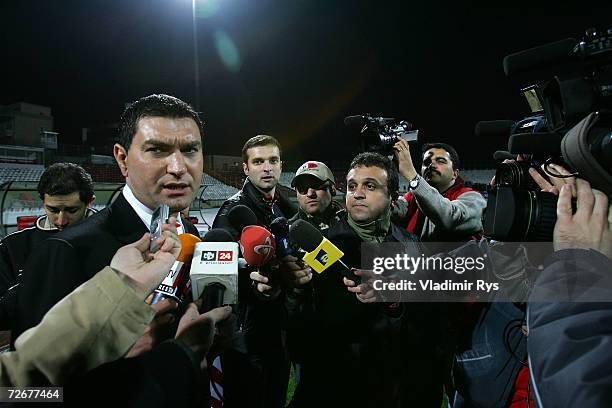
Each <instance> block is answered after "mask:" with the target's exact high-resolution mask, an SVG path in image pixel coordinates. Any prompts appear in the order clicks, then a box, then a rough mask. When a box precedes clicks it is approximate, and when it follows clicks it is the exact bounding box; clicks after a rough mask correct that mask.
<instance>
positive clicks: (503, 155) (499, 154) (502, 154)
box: [493, 150, 516, 161]
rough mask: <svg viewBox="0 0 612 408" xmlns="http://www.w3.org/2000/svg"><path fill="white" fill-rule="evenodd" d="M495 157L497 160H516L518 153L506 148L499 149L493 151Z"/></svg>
mask: <svg viewBox="0 0 612 408" xmlns="http://www.w3.org/2000/svg"><path fill="white" fill-rule="evenodd" d="M493 159H495V160H497V161H504V160H516V154H512V153H510V152H507V151H505V150H497V151H495V153H493Z"/></svg>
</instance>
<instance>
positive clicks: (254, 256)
mask: <svg viewBox="0 0 612 408" xmlns="http://www.w3.org/2000/svg"><path fill="white" fill-rule="evenodd" d="M240 250H241V251H242V256H243V257H244V259H246V261H247V262H248V264H249V265H251V266H261V265H263V264H265V263H266V262H268V261H269V260H270V259H272V257H274V253H275V250H276V241H275V240H274V237H273V236H272V234H271V233H270V231H268V230H267V229H265V228H264V227H260V226H259V225H248V226H246V227H244V229H243V230H242V234H241V235H240Z"/></svg>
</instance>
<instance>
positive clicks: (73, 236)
mask: <svg viewBox="0 0 612 408" xmlns="http://www.w3.org/2000/svg"><path fill="white" fill-rule="evenodd" d="M184 226H185V229H186V230H187V232H191V233H193V234H195V235H198V233H197V229H196V228H195V227H194V226H193V224H191V223H189V222H185V223H184ZM147 231H148V228H147V227H146V226H145V225H144V224H143V222H142V221H141V219H140V217H139V216H138V214H136V212H135V211H134V210H133V209H132V207H131V206H130V205H129V204H128V202H127V201H126V199H125V198H124V197H123V194H121V195H120V196H119V197H117V199H116V200H115V201H114V202H113V203H112V204H111V205H110V206H108V207H106V208H105V209H104V210H102V211H100V212H98V213H96V214H94V215H92V216H91V217H89V218H87V219H85V220H83V221H82V222H79V223H78V224H76V225H74V226H72V227H70V228H68V229H66V230H64V231H61V232H59V233H57V234H55V235H54V236H53V237H51V238H50V239H47V240H46V241H45V243H44V245H41V246H40V248H39V249H38V250H37V251H36V253H35V254H33V256H31V257H30V258H29V259H28V261H27V263H26V265H25V268H24V277H23V283H22V284H21V285H20V287H19V290H18V294H17V298H18V299H17V311H16V313H17V321H16V322H15V327H14V331H13V339H15V338H17V336H18V335H19V334H21V333H23V332H24V331H25V330H27V329H29V328H30V327H33V326H35V325H37V324H38V323H39V322H40V321H41V320H42V318H43V316H44V315H45V313H47V311H48V310H49V309H50V308H51V307H52V306H53V305H54V304H56V303H57V302H59V301H60V300H61V299H62V298H63V297H64V296H66V295H67V294H69V293H70V292H72V291H73V290H74V289H75V288H76V287H77V286H79V285H80V284H82V283H83V282H85V281H87V280H88V279H89V278H91V277H92V276H94V275H95V274H96V273H98V272H99V271H100V270H102V268H104V267H105V266H107V265H108V264H109V263H110V260H111V259H112V257H113V256H114V255H115V252H117V250H118V249H119V248H120V247H122V246H124V245H126V244H130V243H133V242H135V241H137V240H139V239H140V238H141V237H142V235H143V234H144V233H145V232H147Z"/></svg>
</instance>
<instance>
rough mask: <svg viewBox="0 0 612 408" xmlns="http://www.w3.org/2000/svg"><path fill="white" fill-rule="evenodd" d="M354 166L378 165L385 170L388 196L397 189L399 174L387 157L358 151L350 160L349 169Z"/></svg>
mask: <svg viewBox="0 0 612 408" xmlns="http://www.w3.org/2000/svg"><path fill="white" fill-rule="evenodd" d="M356 167H378V168H381V169H383V170H385V171H386V172H387V192H388V193H389V196H390V197H391V196H393V194H394V193H397V191H398V190H399V174H398V172H397V168H396V167H395V165H394V164H393V162H392V161H391V160H390V159H389V158H388V157H386V156H383V155H382V154H379V153H373V152H365V153H359V154H358V155H357V156H355V158H354V159H353V161H351V166H350V167H349V171H351V170H352V169H354V168H356Z"/></svg>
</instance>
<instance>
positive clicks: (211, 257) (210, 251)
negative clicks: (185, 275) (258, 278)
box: [190, 228, 238, 313]
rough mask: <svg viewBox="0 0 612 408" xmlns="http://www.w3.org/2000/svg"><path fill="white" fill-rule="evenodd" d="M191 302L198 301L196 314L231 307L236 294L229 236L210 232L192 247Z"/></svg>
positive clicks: (235, 255)
mask: <svg viewBox="0 0 612 408" xmlns="http://www.w3.org/2000/svg"><path fill="white" fill-rule="evenodd" d="M190 276H191V286H192V292H193V298H194V299H198V298H199V299H201V300H202V306H201V307H200V312H201V313H205V312H208V311H209V310H212V309H215V308H217V307H221V306H223V305H224V304H234V303H236V300H237V295H238V244H237V243H236V242H234V238H233V237H232V234H230V233H229V232H228V231H226V230H224V229H221V228H214V229H211V230H210V231H208V232H207V233H206V235H205V236H204V239H203V240H202V242H201V243H199V244H197V245H196V248H195V253H194V256H193V263H192V265H191V271H190Z"/></svg>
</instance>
